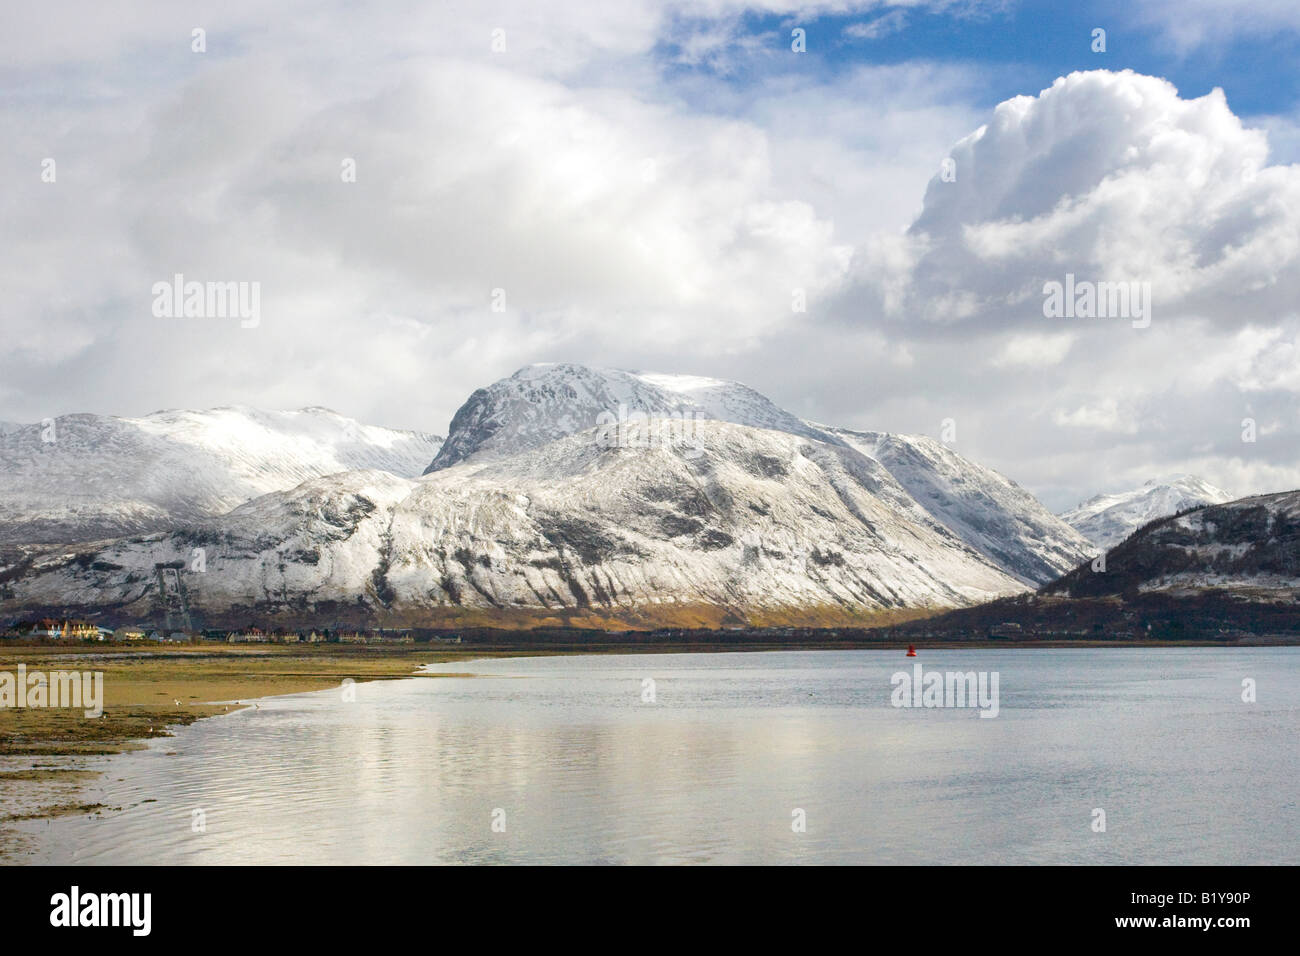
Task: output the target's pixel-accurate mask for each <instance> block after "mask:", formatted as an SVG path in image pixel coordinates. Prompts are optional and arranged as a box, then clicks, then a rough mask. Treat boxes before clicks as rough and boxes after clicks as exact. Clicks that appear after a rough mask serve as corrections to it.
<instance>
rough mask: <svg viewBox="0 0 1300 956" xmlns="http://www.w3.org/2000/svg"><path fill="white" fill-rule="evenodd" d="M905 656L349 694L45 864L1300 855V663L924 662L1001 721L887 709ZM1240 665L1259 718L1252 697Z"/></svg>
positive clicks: (820, 656)
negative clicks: (1256, 692) (997, 696)
mask: <svg viewBox="0 0 1300 956" xmlns="http://www.w3.org/2000/svg"><path fill="white" fill-rule="evenodd" d="M906 666H907V665H906V664H904V663H903V662H902V661H901V659H900V658H899V656H898V655H897V653H895V652H799V653H766V654H709V655H653V656H624V655H620V656H597V657H584V658H524V659H517V660H496V661H490V662H489V661H479V662H472V663H467V664H464V665H462V666H461V667H460V670H462V671H464V672H466V673H473V674H475V675H478V676H474V677H464V678H432V679H412V680H409V681H396V682H380V683H374V684H361V685H358V686H357V699H356V701H355V702H354V703H346V702H344V701H343V700H342V699H341V695H340V694H339V693H338V692H336V691H323V692H320V693H316V694H308V695H300V696H296V697H286V698H279V699H275V700H268V701H263V702H262V704H261V707H260V708H259V709H258V710H256V711H245V712H242V713H238V714H234V715H230V716H227V717H222V718H218V719H214V720H206V721H200V722H198V723H196V724H194V725H192V726H191V727H188V728H184V729H182V730H180V731H179V732H178V735H177V737H176V738H174V739H173V740H166V741H159V742H156V743H155V744H154V745H152V746H151V748H150V749H149V750H146V751H141V752H138V753H133V754H124V755H120V756H117V757H112V758H106V759H105V761H104V764H103V765H104V766H105V767H106V768H107V773H106V774H105V778H104V780H103V781H102V783H101V784H99V785H97V786H96V787H94V788H92V793H91V794H90V799H91V800H92V801H98V802H102V803H104V804H107V805H109V806H113V807H121V808H122V809H121V810H120V811H118V812H113V813H109V814H105V815H104V816H102V817H99V818H94V819H84V818H77V819H66V820H61V821H56V822H55V823H54V824H53V825H52V826H48V827H47V826H46V825H44V824H40V825H39V829H38V828H36V827H35V826H33V827H32V828H31V831H30V832H31V833H32V834H33V835H34V836H36V837H37V838H38V840H39V842H40V850H39V854H38V857H37V858H38V859H39V860H40V861H41V862H78V863H258V864H263V863H424V862H444V863H507V862H530V863H704V862H709V863H798V862H819V863H850V862H852V863H1109V862H1119V863H1200V862H1205V863H1263V862H1278V863H1295V862H1297V858H1298V857H1300V853H1297V837H1298V835H1300V817H1298V815H1297V807H1296V798H1295V785H1294V781H1295V778H1296V772H1297V770H1298V769H1300V759H1298V756H1297V750H1298V748H1297V743H1296V728H1297V720H1296V718H1297V716H1300V653H1298V652H1297V651H1296V650H1295V649H1268V648H1260V649H1186V650H1183V649H1171V650H1151V651H1138V650H1060V651H1050V650H1041V651H1016V650H1010V649H997V650H993V651H985V650H978V651H977V650H970V651H942V652H939V651H935V652H928V653H927V655H926V666H927V667H934V668H945V667H948V668H952V669H961V670H970V669H975V670H997V671H999V672H1000V674H1001V693H1002V701H1001V713H1000V715H999V716H998V717H997V718H996V719H992V720H987V719H979V718H978V716H977V711H974V710H905V709H895V708H893V707H891V706H890V705H889V694H890V689H891V685H890V675H891V674H892V673H893V672H894V671H896V670H899V669H902V668H903V667H906ZM437 669H438V670H439V671H441V672H447V671H449V670H454V669H455V668H449V667H448V665H445V664H440V665H438V668H437ZM1243 676H1252V677H1254V678H1256V679H1257V680H1258V682H1259V685H1260V688H1261V693H1260V700H1259V702H1258V703H1256V704H1244V703H1242V702H1241V700H1240V692H1239V687H1240V680H1241V678H1242V677H1243ZM647 677H651V678H653V679H654V681H655V691H656V693H655V697H656V700H655V702H654V703H644V702H643V701H642V686H643V685H642V681H643V680H644V679H645V678H647ZM169 751H172V752H174V753H170V754H169ZM1094 807H1103V808H1105V809H1106V813H1107V821H1108V829H1107V832H1106V833H1104V834H1098V833H1094V832H1092V830H1091V828H1090V826H1089V824H1090V822H1091V817H1090V814H1091V811H1092V809H1093V808H1094ZM195 809H202V810H203V811H204V816H205V822H206V829H205V830H204V832H200V833H195V832H193V828H192V826H191V823H192V812H193V810H195ZM795 809H802V810H804V811H805V813H806V816H807V832H805V833H795V832H792V829H791V814H792V811H794V810H795ZM497 810H500V811H504V821H505V832H493V830H492V826H491V824H492V820H493V812H494V811H497Z"/></svg>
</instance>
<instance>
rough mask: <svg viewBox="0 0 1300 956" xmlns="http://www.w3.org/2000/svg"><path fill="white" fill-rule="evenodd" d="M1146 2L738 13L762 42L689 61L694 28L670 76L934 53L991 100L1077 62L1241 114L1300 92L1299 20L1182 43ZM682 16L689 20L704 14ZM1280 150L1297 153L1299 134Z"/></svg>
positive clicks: (830, 69)
mask: <svg viewBox="0 0 1300 956" xmlns="http://www.w3.org/2000/svg"><path fill="white" fill-rule="evenodd" d="M1135 9H1139V10H1140V9H1141V4H1134V3H1132V2H1125V3H1109V2H1102V3H1094V4H1082V3H1062V2H1059V0H1018V2H1011V3H1008V4H1006V5H1001V6H997V7H995V8H993V9H977V10H974V11H971V12H964V13H963V12H960V11H957V12H954V11H953V10H951V9H945V10H931V9H925V8H911V7H886V8H880V9H877V10H871V11H868V12H865V13H861V14H856V15H847V16H839V15H837V16H825V15H824V16H818V17H808V16H795V17H791V16H789V15H779V16H778V15H771V14H767V15H764V14H759V13H747V14H742V15H740V16H739V17H738V22H737V25H736V27H735V30H736V34H737V36H738V37H739V38H745V39H748V40H752V39H753V38H762V42H761V43H760V44H759V45H758V46H756V47H755V46H746V45H745V44H744V43H743V42H742V43H738V44H733V45H731V47H730V48H729V49H728V51H727V53H728V55H727V57H726V58H725V60H724V61H723V62H721V63H718V62H713V61H710V60H709V59H707V58H706V59H704V60H696V59H694V58H689V61H688V62H681V56H682V53H683V49H684V43H685V41H684V39H683V38H682V37H681V36H680V35H673V36H670V37H668V38H666V39H665V40H664V41H663V42H662V43H661V44H660V46H659V50H658V52H659V55H660V56H661V57H662V58H663V60H664V69H665V73H666V75H668V76H669V77H670V78H671V77H677V78H691V79H695V78H698V76H699V75H700V74H701V73H709V74H712V75H714V76H716V77H717V78H719V79H722V80H724V81H726V82H728V83H730V84H732V85H734V86H736V87H738V88H742V89H743V88H744V87H745V86H746V85H747V84H748V83H751V82H756V81H760V80H761V81H763V82H769V81H770V80H771V78H772V76H773V73H774V72H779V71H782V70H786V71H791V72H797V73H800V74H803V75H808V74H812V75H816V76H819V77H821V78H822V79H824V80H826V81H829V80H831V79H832V78H834V77H835V76H836V75H837V74H842V73H844V72H845V71H851V70H854V69H856V68H859V67H861V66H864V65H867V66H871V65H898V64H906V63H909V62H911V63H933V64H936V65H944V66H948V67H952V66H965V67H969V68H970V69H971V71H972V75H977V76H978V77H979V82H978V83H976V84H973V85H972V86H971V87H970V88H969V90H968V91H967V100H968V102H970V103H971V104H972V105H976V106H980V107H985V108H991V107H993V106H994V105H996V104H997V103H999V102H1001V101H1002V100H1005V99H1008V98H1009V97H1012V96H1016V95H1020V94H1032V93H1036V92H1038V91H1039V90H1040V89H1043V88H1045V87H1047V86H1050V85H1051V83H1052V81H1053V80H1054V79H1056V77H1058V76H1062V75H1064V74H1066V73H1070V72H1073V71H1076V70H1097V69H1107V70H1123V69H1132V70H1135V71H1137V72H1139V73H1145V74H1149V75H1152V76H1161V77H1164V78H1166V79H1168V80H1170V81H1171V82H1172V83H1173V84H1174V85H1175V86H1176V87H1178V90H1179V92H1180V94H1181V95H1182V96H1183V97H1184V98H1194V97H1199V96H1202V95H1204V94H1206V93H1208V92H1210V91H1211V90H1212V89H1214V88H1215V87H1219V88H1221V89H1223V90H1224V92H1225V94H1226V95H1227V98H1228V104H1229V106H1230V107H1231V108H1232V110H1233V112H1235V113H1236V114H1237V115H1238V116H1242V117H1254V116H1263V117H1268V116H1274V115H1283V116H1286V115H1290V114H1293V113H1295V112H1296V109H1297V104H1298V103H1300V69H1297V68H1296V64H1297V63H1300V31H1297V30H1296V29H1294V28H1293V27H1292V26H1290V25H1286V24H1283V25H1276V26H1271V25H1264V24H1254V23H1252V22H1250V21H1249V20H1247V21H1245V22H1244V23H1238V24H1237V28H1236V29H1234V30H1231V31H1225V32H1217V31H1216V30H1215V29H1214V27H1213V25H1212V24H1211V25H1209V26H1207V27H1206V28H1205V29H1204V36H1203V37H1202V38H1201V40H1200V42H1197V43H1195V44H1194V45H1191V46H1189V47H1186V48H1184V46H1183V44H1181V43H1180V42H1179V41H1178V40H1177V39H1176V38H1175V37H1172V36H1171V35H1170V33H1169V32H1168V30H1167V29H1166V24H1164V23H1162V22H1160V21H1158V20H1156V19H1148V20H1144V19H1141V18H1140V17H1136V16H1134V15H1133V11H1134V10H1135ZM695 22H696V21H693V20H691V19H689V18H686V19H683V21H682V23H681V25H680V26H679V29H685V28H686V27H687V26H688V25H691V24H693V23H695ZM875 23H879V24H881V27H880V29H879V30H878V35H876V36H874V37H860V36H854V35H852V33H851V32H849V33H846V30H849V31H851V30H852V28H853V27H854V26H855V25H864V24H875ZM795 27H800V28H803V29H804V30H805V31H806V35H807V53H806V54H804V55H803V56H800V57H798V58H793V57H788V56H786V55H785V53H786V52H787V51H788V50H789V45H790V42H791V41H790V31H791V30H792V29H793V28H795ZM1095 28H1102V29H1104V30H1105V31H1106V38H1105V39H1106V50H1105V52H1094V51H1093V50H1092V43H1093V36H1092V32H1093V30H1094V29H1095ZM1275 147H1277V148H1282V149H1285V150H1286V153H1285V154H1280V153H1279V154H1278V155H1276V156H1275V160H1278V161H1293V160H1294V159H1296V158H1297V157H1296V156H1294V155H1291V152H1292V144H1291V143H1289V142H1288V143H1285V144H1283V143H1277V144H1275Z"/></svg>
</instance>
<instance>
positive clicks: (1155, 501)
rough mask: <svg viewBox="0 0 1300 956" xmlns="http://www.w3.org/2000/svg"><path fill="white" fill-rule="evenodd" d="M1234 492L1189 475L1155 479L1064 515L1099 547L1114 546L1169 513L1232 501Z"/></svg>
mask: <svg viewBox="0 0 1300 956" xmlns="http://www.w3.org/2000/svg"><path fill="white" fill-rule="evenodd" d="M1232 497H1233V496H1232V495H1230V494H1229V493H1228V492H1226V491H1224V490H1223V489H1222V488H1217V487H1215V486H1214V485H1212V484H1210V483H1209V482H1208V481H1206V480H1205V479H1204V478H1200V477H1198V476H1196V475H1190V474H1183V473H1179V474H1171V475H1165V476H1162V477H1159V478H1152V479H1150V480H1148V481H1146V482H1144V483H1143V484H1142V485H1141V486H1139V487H1137V488H1132V489H1129V490H1128V491H1120V492H1113V493H1110V494H1101V495H1095V496H1093V497H1092V498H1089V499H1088V500H1087V501H1085V502H1083V503H1082V504H1080V505H1079V507H1077V508H1075V509H1074V510H1072V511H1067V512H1065V513H1064V514H1062V515H1061V520H1063V521H1064V522H1065V523H1066V524H1068V525H1070V526H1071V527H1072V528H1074V529H1075V530H1076V531H1078V532H1079V533H1080V534H1082V535H1083V536H1084V537H1085V538H1087V539H1088V540H1089V541H1091V542H1092V543H1093V544H1095V545H1096V546H1097V547H1099V548H1111V547H1114V546H1115V545H1116V544H1118V543H1119V542H1120V541H1123V540H1124V539H1125V538H1127V537H1128V536H1129V535H1130V534H1132V533H1133V532H1134V531H1136V530H1137V529H1138V528H1140V527H1142V526H1143V525H1145V524H1147V523H1148V522H1151V521H1154V520H1155V519H1157V518H1163V517H1165V516H1166V515H1171V514H1175V513H1177V512H1179V511H1185V510H1187V509H1188V508H1195V507H1199V506H1201V505H1206V504H1222V503H1223V502H1225V501H1231V500H1232Z"/></svg>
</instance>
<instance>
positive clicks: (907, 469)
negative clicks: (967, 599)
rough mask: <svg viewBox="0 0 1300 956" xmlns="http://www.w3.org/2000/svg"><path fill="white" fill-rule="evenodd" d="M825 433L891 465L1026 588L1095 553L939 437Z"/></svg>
mask: <svg viewBox="0 0 1300 956" xmlns="http://www.w3.org/2000/svg"><path fill="white" fill-rule="evenodd" d="M818 427H822V426H818ZM824 430H825V431H826V432H828V433H829V434H831V435H833V436H834V437H836V438H839V439H841V440H842V441H844V442H845V443H846V444H847V445H849V446H850V447H851V448H854V449H857V450H858V451H860V452H862V453H863V454H864V455H867V456H868V457H870V458H872V459H874V460H875V461H878V462H880V463H881V464H882V465H884V466H885V468H886V469H888V471H889V473H890V474H891V475H893V476H894V478H895V479H896V480H897V481H898V483H899V484H900V485H902V486H903V488H904V489H906V491H907V493H908V494H909V495H910V496H911V497H912V498H913V500H915V501H916V502H917V503H918V504H919V505H920V506H921V507H922V508H924V509H925V510H926V511H928V512H929V513H930V514H931V515H932V516H934V518H935V519H936V520H937V521H939V522H941V523H942V524H943V525H944V526H945V527H947V528H948V529H949V530H951V531H952V532H953V533H954V534H956V535H957V536H958V537H959V538H961V539H962V540H963V541H965V542H966V543H967V544H968V545H970V546H971V547H972V548H974V549H975V550H976V551H978V552H980V554H983V555H985V556H986V557H988V558H990V559H991V560H993V561H994V562H995V563H996V564H997V565H998V566H999V567H1000V568H1002V569H1003V570H1005V571H1007V572H1008V573H1009V574H1011V575H1013V576H1015V577H1016V578H1018V579H1019V580H1021V581H1023V582H1024V583H1026V584H1031V585H1038V584H1043V583H1045V582H1047V581H1051V580H1053V579H1054V578H1056V577H1058V576H1060V575H1061V574H1063V573H1065V572H1066V571H1068V570H1070V569H1071V568H1073V567H1075V566H1077V565H1078V564H1079V562H1080V561H1082V560H1084V558H1085V557H1087V556H1088V555H1089V554H1090V553H1091V552H1092V550H1093V549H1092V548H1091V546H1090V545H1089V543H1088V541H1087V539H1086V538H1084V537H1083V536H1082V535H1080V534H1079V533H1078V532H1076V531H1075V530H1074V529H1072V528H1070V527H1069V526H1068V525H1066V524H1065V523H1064V522H1062V521H1061V519H1059V518H1057V517H1056V516H1055V515H1053V514H1052V513H1051V512H1050V511H1048V510H1047V508H1045V507H1044V506H1043V505H1042V503H1041V502H1039V500H1038V499H1037V498H1035V497H1034V496H1033V495H1031V494H1030V493H1029V492H1027V491H1025V490H1024V489H1023V488H1021V487H1020V486H1019V485H1017V484H1016V483H1015V482H1014V481H1011V480H1010V479H1009V478H1006V477H1004V476H1003V475H1000V474H998V473H997V472H996V471H994V470H993V469H991V468H985V467H984V466H983V465H979V464H976V463H975V462H973V461H970V460H969V459H966V458H963V457H961V456H960V455H958V454H957V453H956V452H954V451H953V450H952V449H951V448H949V447H948V446H947V445H944V444H941V443H940V442H937V441H935V440H934V439H933V438H928V437H926V436H924V435H890V434H886V433H884V432H860V431H852V430H850V429H847V428H829V427H827V428H824Z"/></svg>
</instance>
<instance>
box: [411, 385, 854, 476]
mask: <svg viewBox="0 0 1300 956" xmlns="http://www.w3.org/2000/svg"><path fill="white" fill-rule="evenodd" d="M629 416H632V417H650V418H678V419H681V420H682V421H684V422H689V421H698V420H712V421H723V422H731V423H733V424H736V425H748V426H750V427H753V428H767V429H771V430H774V431H782V432H787V433H789V434H792V435H800V436H802V437H805V438H814V439H816V440H819V441H829V442H831V443H832V444H838V442H837V440H836V439H834V438H831V437H830V436H828V435H826V434H825V433H823V432H820V431H818V430H817V429H815V428H813V427H811V426H809V425H808V424H807V423H805V422H804V421H802V420H801V419H799V418H797V417H796V416H794V415H791V414H790V413H789V412H787V411H785V410H784V409H782V408H779V407H778V406H777V405H775V404H774V403H772V402H771V401H770V400H769V399H767V398H766V397H765V396H763V395H762V394H760V393H759V392H757V391H755V390H754V389H752V388H750V387H749V386H748V385H742V384H741V383H739V382H729V381H726V380H723V379H717V378H708V377H704V376H698V375H678V374H666V373H661V372H636V371H628V370H625V369H613V368H593V367H590V366H586V365H578V364H573V363H568V362H564V363H553V364H539V365H527V366H525V367H524V368H521V369H519V370H518V371H517V372H515V373H514V374H513V375H510V376H508V377H507V378H503V379H500V380H498V381H496V382H493V383H492V384H491V385H489V386H487V387H486V388H480V389H478V390H476V391H475V392H474V393H473V394H472V395H470V397H469V399H468V400H467V401H466V402H465V404H464V405H462V406H461V407H460V409H459V410H458V411H457V412H456V414H455V416H454V417H453V418H452V420H451V426H450V427H449V429H448V433H447V441H446V443H445V444H444V445H443V446H442V448H441V449H440V450H439V452H438V455H437V457H435V458H434V460H433V461H432V462H431V463H430V465H429V467H428V468H427V469H425V474H429V473H430V472H434V471H440V470H442V469H443V468H449V467H451V466H452V465H456V464H460V463H461V462H464V461H469V460H471V459H473V460H476V461H483V460H491V459H496V458H503V457H507V456H510V455H514V454H517V453H519V452H521V451H525V450H527V449H530V448H535V447H538V446H540V445H544V444H546V443H548V442H552V441H555V440H557V439H560V438H564V437H566V436H568V435H572V434H575V433H577V432H580V431H584V430H585V429H588V428H594V427H596V426H597V425H600V424H602V423H613V422H617V421H620V420H624V419H626V418H628V417H629Z"/></svg>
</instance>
